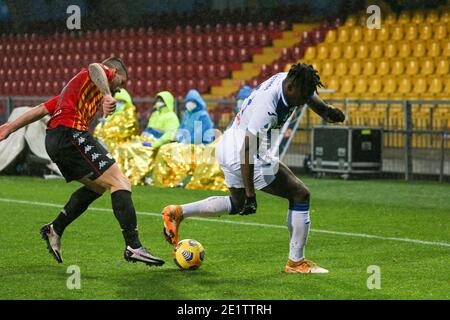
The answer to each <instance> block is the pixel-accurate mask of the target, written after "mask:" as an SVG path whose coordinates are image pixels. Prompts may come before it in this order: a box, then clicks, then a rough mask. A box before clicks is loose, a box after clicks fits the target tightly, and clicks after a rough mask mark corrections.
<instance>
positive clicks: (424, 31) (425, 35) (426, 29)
mask: <svg viewBox="0 0 450 320" xmlns="http://www.w3.org/2000/svg"><path fill="white" fill-rule="evenodd" d="M419 34H420V37H419V38H420V40H429V39H431V37H432V36H433V29H432V28H431V26H430V25H428V24H425V25H422V26H420V27H419Z"/></svg>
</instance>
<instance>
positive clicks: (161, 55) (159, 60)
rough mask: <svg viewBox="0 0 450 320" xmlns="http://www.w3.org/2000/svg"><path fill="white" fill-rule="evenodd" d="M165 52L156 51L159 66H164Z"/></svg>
mask: <svg viewBox="0 0 450 320" xmlns="http://www.w3.org/2000/svg"><path fill="white" fill-rule="evenodd" d="M163 54H164V51H156V54H155V62H156V63H158V64H163V63H164V56H163Z"/></svg>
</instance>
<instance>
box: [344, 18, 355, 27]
mask: <svg viewBox="0 0 450 320" xmlns="http://www.w3.org/2000/svg"><path fill="white" fill-rule="evenodd" d="M357 21H358V18H357V17H356V16H350V17H348V18H347V20H345V23H344V25H345V26H346V27H353V26H355V25H356V23H357Z"/></svg>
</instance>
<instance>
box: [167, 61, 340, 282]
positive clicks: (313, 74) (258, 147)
mask: <svg viewBox="0 0 450 320" xmlns="http://www.w3.org/2000/svg"><path fill="white" fill-rule="evenodd" d="M322 86H323V84H322V83H321V81H320V77H319V74H318V72H317V71H316V70H315V69H314V68H313V67H312V66H311V65H307V64H302V63H299V64H295V65H293V66H292V67H291V69H290V70H289V72H288V73H278V74H276V75H274V76H272V77H271V78H270V79H268V80H267V81H265V82H263V83H262V84H260V85H259V86H258V87H256V88H255V89H254V90H253V92H252V94H251V95H250V96H249V97H248V98H247V99H246V100H245V101H244V103H243V105H242V106H241V108H240V110H239V112H238V114H237V115H236V117H235V119H234V121H233V124H232V125H231V127H230V128H229V129H227V130H226V131H225V133H224V134H223V136H222V137H221V140H220V141H219V143H218V144H217V147H216V158H217V161H218V162H219V164H220V166H221V168H222V170H223V172H224V175H225V181H226V183H227V186H228V188H229V190H230V196H215V197H209V198H207V199H204V200H201V201H197V202H193V203H188V204H183V205H170V206H167V207H165V208H164V210H163V212H162V216H163V222H164V236H165V238H166V240H167V241H168V242H170V243H171V244H173V245H176V244H177V243H178V228H179V226H180V223H181V221H182V220H183V219H185V218H188V217H192V216H201V217H217V216H220V215H223V214H240V215H248V214H252V213H255V212H256V209H257V202H256V193H255V189H256V190H261V191H264V192H266V193H269V194H272V195H275V196H278V197H282V198H284V199H287V200H288V201H289V208H288V214H287V219H286V224H287V227H288V230H289V234H290V250H289V258H288V262H287V264H286V266H285V268H284V271H285V272H287V273H327V272H328V270H326V269H325V268H322V267H320V266H318V265H317V264H316V263H314V262H312V261H310V260H307V259H305V254H304V248H305V244H306V240H307V237H308V232H309V228H310V215H309V212H310V208H309V202H310V192H309V190H308V188H307V187H306V186H305V184H304V183H303V182H302V181H301V180H300V179H298V178H297V176H295V175H294V173H292V171H291V170H290V169H289V168H288V167H287V166H286V165H284V164H283V163H282V162H280V161H279V160H278V158H277V157H276V156H274V154H273V153H271V150H270V141H273V139H271V134H272V133H273V132H274V129H277V128H280V127H281V126H282V125H283V124H284V123H285V122H286V121H287V119H288V118H289V116H290V115H291V113H292V112H293V110H294V109H295V107H296V106H303V105H305V104H307V105H308V106H309V107H310V108H311V109H312V110H313V111H314V112H315V113H317V114H318V115H319V116H320V117H322V118H323V119H324V120H325V121H328V122H332V123H335V122H343V121H344V120H345V115H344V114H343V113H342V112H341V111H340V110H339V109H337V108H334V107H332V106H330V105H327V104H326V103H325V102H324V101H323V100H322V99H321V98H320V97H319V96H318V95H317V93H316V92H317V88H319V87H322Z"/></svg>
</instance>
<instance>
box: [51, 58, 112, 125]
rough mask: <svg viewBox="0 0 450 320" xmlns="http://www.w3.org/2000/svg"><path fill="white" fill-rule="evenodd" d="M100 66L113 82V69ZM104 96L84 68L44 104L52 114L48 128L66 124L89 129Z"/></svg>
mask: <svg viewBox="0 0 450 320" xmlns="http://www.w3.org/2000/svg"><path fill="white" fill-rule="evenodd" d="M100 66H101V67H102V68H103V70H105V73H106V77H107V78H108V81H109V82H111V80H112V78H113V76H114V74H113V71H112V70H110V69H109V68H108V67H106V66H105V65H102V64H100ZM102 98H103V94H102V93H101V92H100V90H98V88H97V86H96V85H95V84H94V82H93V81H92V80H91V78H90V76H89V71H88V69H86V68H84V69H83V70H81V71H80V72H79V73H78V74H77V75H76V76H75V77H73V78H72V79H71V80H70V81H69V83H68V84H67V85H66V86H65V87H64V88H63V90H62V91H61V93H60V94H59V95H58V96H56V97H54V98H53V99H51V100H49V101H47V102H46V103H45V104H44V106H45V107H46V108H47V110H48V111H49V113H50V114H51V119H50V121H49V122H48V125H47V127H48V129H53V128H56V127H57V126H64V127H69V128H73V129H76V130H79V131H88V129H89V124H90V123H91V121H92V120H93V119H94V117H95V115H96V113H97V110H98V107H99V106H100V102H101V100H102Z"/></svg>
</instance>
